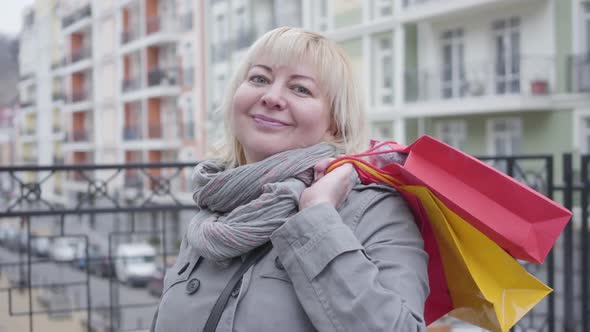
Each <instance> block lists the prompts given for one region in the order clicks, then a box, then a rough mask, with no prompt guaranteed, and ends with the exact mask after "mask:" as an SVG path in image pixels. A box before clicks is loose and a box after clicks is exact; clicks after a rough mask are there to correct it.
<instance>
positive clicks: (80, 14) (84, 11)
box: [61, 4, 92, 29]
mask: <svg viewBox="0 0 590 332" xmlns="http://www.w3.org/2000/svg"><path fill="white" fill-rule="evenodd" d="M90 15H92V8H91V7H90V4H88V5H86V6H84V7H82V8H80V9H78V10H76V11H74V12H73V13H71V14H70V15H67V16H65V17H64V18H63V19H62V20H61V27H62V29H65V28H67V27H69V26H71V25H72V24H74V23H76V22H78V21H81V20H82V19H84V18H86V17H90Z"/></svg>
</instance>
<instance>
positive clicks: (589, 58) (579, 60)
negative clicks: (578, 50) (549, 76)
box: [567, 52, 590, 93]
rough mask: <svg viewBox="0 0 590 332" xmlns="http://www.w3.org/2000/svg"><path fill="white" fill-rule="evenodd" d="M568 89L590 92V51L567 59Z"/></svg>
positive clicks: (572, 91)
mask: <svg viewBox="0 0 590 332" xmlns="http://www.w3.org/2000/svg"><path fill="white" fill-rule="evenodd" d="M567 91H568V92H570V93H590V52H589V53H587V54H580V55H570V56H569V57H568V59H567Z"/></svg>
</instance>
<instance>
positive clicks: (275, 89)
mask: <svg viewBox="0 0 590 332" xmlns="http://www.w3.org/2000/svg"><path fill="white" fill-rule="evenodd" d="M262 105H264V106H265V107H267V108H269V109H274V110H282V109H284V108H285V106H287V102H286V101H285V98H283V93H282V89H281V87H280V86H278V85H277V84H273V85H272V86H270V87H269V88H268V91H266V93H265V94H264V95H263V96H262Z"/></svg>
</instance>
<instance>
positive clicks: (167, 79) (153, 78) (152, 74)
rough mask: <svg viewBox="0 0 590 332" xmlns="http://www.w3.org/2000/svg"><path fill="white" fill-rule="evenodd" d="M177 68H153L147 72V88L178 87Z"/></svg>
mask: <svg viewBox="0 0 590 332" xmlns="http://www.w3.org/2000/svg"><path fill="white" fill-rule="evenodd" d="M178 76H179V75H178V68H175V67H173V68H155V69H152V70H150V71H149V72H148V77H147V84H148V86H157V85H168V86H174V85H178V84H179V82H178Z"/></svg>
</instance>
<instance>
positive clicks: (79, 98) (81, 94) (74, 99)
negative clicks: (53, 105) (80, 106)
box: [68, 89, 90, 104]
mask: <svg viewBox="0 0 590 332" xmlns="http://www.w3.org/2000/svg"><path fill="white" fill-rule="evenodd" d="M89 100H90V93H89V92H88V89H80V90H74V91H72V95H71V96H70V98H69V99H68V101H69V103H70V104H74V103H81V102H85V101H89Z"/></svg>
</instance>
